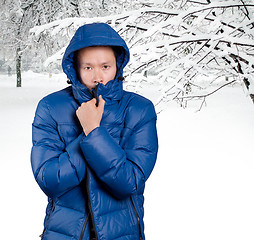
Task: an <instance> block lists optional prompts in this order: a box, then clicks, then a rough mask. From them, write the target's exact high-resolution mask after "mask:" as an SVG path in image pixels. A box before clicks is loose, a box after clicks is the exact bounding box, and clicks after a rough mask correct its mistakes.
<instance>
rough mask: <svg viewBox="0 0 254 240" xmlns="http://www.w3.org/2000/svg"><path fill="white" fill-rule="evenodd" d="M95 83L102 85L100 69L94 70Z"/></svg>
mask: <svg viewBox="0 0 254 240" xmlns="http://www.w3.org/2000/svg"><path fill="white" fill-rule="evenodd" d="M94 82H95V83H102V82H103V77H102V73H101V71H100V69H96V70H94Z"/></svg>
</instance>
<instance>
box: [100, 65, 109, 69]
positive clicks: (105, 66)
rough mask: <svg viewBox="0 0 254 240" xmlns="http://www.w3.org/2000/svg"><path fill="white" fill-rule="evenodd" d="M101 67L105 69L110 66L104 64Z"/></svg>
mask: <svg viewBox="0 0 254 240" xmlns="http://www.w3.org/2000/svg"><path fill="white" fill-rule="evenodd" d="M102 68H103V69H105V70H107V69H109V68H110V66H109V65H104V66H103V67H102Z"/></svg>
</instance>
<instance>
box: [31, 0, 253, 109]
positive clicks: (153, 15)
mask: <svg viewBox="0 0 254 240" xmlns="http://www.w3.org/2000/svg"><path fill="white" fill-rule="evenodd" d="M253 12H254V4H252V2H251V1H243V0H241V1H234V0H232V1H208V0H203V1H202V0H197V1H194V0H193V1H165V2H161V5H160V4H157V5H156V6H151V5H150V6H149V7H143V8H140V9H138V10H134V11H128V12H123V13H121V14H118V15H110V16H104V17H96V18H68V19H63V20H60V21H54V22H52V23H51V24H45V25H42V26H37V27H34V28H33V29H32V30H31V34H32V35H33V37H34V38H35V39H36V38H37V39H38V37H39V36H43V35H45V34H48V35H50V36H51V37H53V38H54V39H55V40H57V39H59V36H61V39H62V37H63V36H65V40H66V41H63V42H61V44H60V45H61V46H59V48H58V49H55V51H56V53H55V54H54V55H52V56H51V57H49V58H48V59H47V60H46V61H45V66H50V65H51V64H56V63H60V61H61V59H62V55H63V53H64V50H65V47H66V43H68V41H69V39H70V37H71V36H72V34H73V32H74V31H75V30H76V29H77V27H79V26H80V25H83V24H85V23H90V22H106V23H108V24H110V25H111V26H112V27H114V28H115V29H116V30H117V31H118V32H119V34H120V35H121V36H122V37H123V38H124V39H125V40H126V42H127V44H128V46H129V47H130V51H131V63H130V64H129V65H128V67H127V69H126V73H125V75H126V76H125V77H126V82H127V88H129V89H132V90H134V91H137V92H138V91H140V89H141V88H142V86H143V85H144V84H150V85H153V86H155V88H156V89H157V90H158V92H159V93H160V94H159V98H158V100H157V108H158V111H160V108H163V105H164V104H166V103H167V102H168V101H170V100H176V101H177V102H179V103H180V104H181V106H183V107H186V106H187V103H188V101H189V100H191V99H192V100H195V99H200V100H201V106H202V104H204V103H205V99H206V97H207V96H209V95H211V94H213V93H214V92H216V91H217V90H219V89H221V88H222V87H224V86H227V85H231V84H233V83H237V82H240V83H241V82H244V83H245V84H246V87H247V88H248V90H249V94H250V96H251V97H252V98H253V97H254V95H253V94H254V90H253V88H254V80H253V68H254V63H253V60H254V59H253V53H254V52H253V51H254V41H253V38H254V32H253V27H254V21H253V19H254V17H253ZM68 33H69V34H68ZM70 33H71V34H70ZM253 99H254V98H253Z"/></svg>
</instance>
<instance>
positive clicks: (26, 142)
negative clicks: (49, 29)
mask: <svg viewBox="0 0 254 240" xmlns="http://www.w3.org/2000/svg"><path fill="white" fill-rule="evenodd" d="M65 86H67V84H66V78H65V76H64V75H63V74H58V75H54V74H53V76H52V77H51V78H49V75H48V74H36V73H33V72H26V73H24V74H23V87H22V88H16V87H15V76H11V77H8V76H6V75H0V112H1V119H0V123H1V125H0V126H1V135H0V145H1V159H2V161H1V163H0V178H1V179H0V184H1V185H0V189H1V205H0V208H1V209H0V211H1V219H2V226H1V232H0V239H5V240H8V239H27V240H29V239H31V240H34V239H39V235H40V233H41V232H42V229H43V226H42V224H43V218H44V213H45V207H46V201H47V199H46V196H45V195H44V194H43V193H42V191H41V190H40V189H39V187H38V185H37V183H36V182H35V180H34V178H33V174H32V170H31V166H30V150H31V145H32V144H31V124H32V121H33V116H34V112H35V108H36V105H37V103H38V101H39V99H41V98H42V97H43V96H45V95H46V94H48V93H50V92H53V91H56V90H58V89H61V88H63V87H65ZM144 95H146V96H148V97H151V98H152V99H155V97H154V96H153V91H152V90H151V89H146V90H145V92H144ZM253 122H254V106H253V104H252V102H251V100H250V98H249V97H247V94H246V91H245V90H244V88H242V87H241V86H239V85H236V86H234V87H228V88H224V89H222V90H221V91H219V92H216V93H215V94H214V95H212V96H210V97H209V98H208V99H207V106H204V107H203V108H202V110H201V111H200V112H196V108H195V107H190V108H187V109H182V108H180V107H179V106H177V105H176V103H174V102H170V104H169V106H168V108H167V109H166V110H164V111H162V112H161V113H160V114H159V115H158V124H157V127H158V136H159V154H158V160H157V163H156V166H155V169H154V171H153V173H152V175H151V177H150V178H149V180H148V182H147V185H146V192H145V227H146V237H147V240H155V239H165V240H168V239H170V240H186V239H188V240H189V239H195V240H204V239H205V240H209V239H212V240H214V239H216V240H226V239H230V240H238V239H244V240H248V239H254V231H253V225H254V217H253V216H254V204H253V202H254V192H253V183H254V174H253V172H254V163H253V158H252V156H253V153H252V151H253V150H252V149H253V146H252V145H253V144H252V142H253V136H254V125H253Z"/></svg>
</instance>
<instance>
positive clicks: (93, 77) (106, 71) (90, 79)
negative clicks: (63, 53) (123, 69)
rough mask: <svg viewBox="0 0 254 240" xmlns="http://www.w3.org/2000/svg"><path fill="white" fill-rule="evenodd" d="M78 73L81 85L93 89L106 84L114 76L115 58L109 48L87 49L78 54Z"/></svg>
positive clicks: (115, 68)
mask: <svg viewBox="0 0 254 240" xmlns="http://www.w3.org/2000/svg"><path fill="white" fill-rule="evenodd" d="M77 60H78V71H79V75H80V78H81V81H82V83H83V84H84V85H85V86H86V87H87V88H89V89H90V90H91V89H93V88H94V87H95V86H96V84H97V83H102V84H104V85H105V84H106V83H107V82H108V81H110V80H113V79H114V78H115V76H116V71H117V67H116V58H115V54H114V51H113V50H112V48H111V47H104V46H99V47H97V46H96V47H87V48H83V49H81V50H80V51H79V53H78V57H77Z"/></svg>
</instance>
